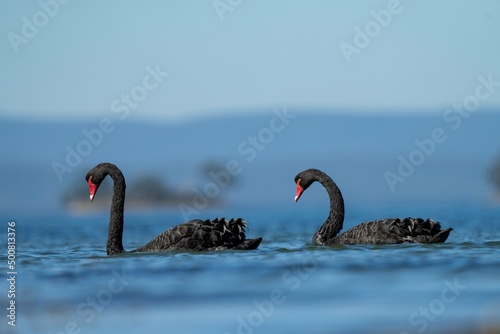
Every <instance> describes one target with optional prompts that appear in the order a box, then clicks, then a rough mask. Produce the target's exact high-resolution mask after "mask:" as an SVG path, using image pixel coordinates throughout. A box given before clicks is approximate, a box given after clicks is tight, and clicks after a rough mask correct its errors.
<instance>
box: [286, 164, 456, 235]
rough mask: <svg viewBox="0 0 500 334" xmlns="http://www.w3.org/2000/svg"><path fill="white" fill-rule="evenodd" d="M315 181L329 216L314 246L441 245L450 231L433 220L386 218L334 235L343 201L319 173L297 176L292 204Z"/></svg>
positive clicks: (339, 225)
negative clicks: (326, 198) (325, 198)
mask: <svg viewBox="0 0 500 334" xmlns="http://www.w3.org/2000/svg"><path fill="white" fill-rule="evenodd" d="M315 181H318V182H319V183H321V184H322V185H323V187H325V188H326V191H327V192H328V195H329V196H330V214H329V215H328V218H327V219H326V221H325V223H324V224H323V226H321V227H320V229H319V230H318V231H317V232H316V233H315V234H314V237H313V239H312V243H313V245H355V244H379V245H380V244H400V243H404V242H414V243H428V244H432V243H442V242H445V241H446V239H447V238H448V235H449V234H450V232H451V231H452V230H453V229H452V228H447V229H445V230H441V224H440V223H438V222H435V221H433V220H432V219H427V220H425V221H424V220H423V219H422V218H404V219H400V218H388V219H380V220H374V221H370V222H365V223H362V224H359V225H357V226H355V227H353V228H351V229H350V230H348V231H346V232H344V233H342V234H340V235H337V234H338V233H339V232H340V230H342V225H343V223H344V199H343V198H342V194H341V192H340V189H339V188H338V187H337V185H336V184H335V182H333V180H332V179H331V178H330V177H329V176H328V175H326V174H325V173H324V172H322V171H320V170H318V169H307V170H305V171H303V172H300V173H299V174H297V176H296V177H295V183H296V185H297V192H296V194H295V202H297V201H298V200H299V198H300V196H301V195H302V193H303V192H304V190H306V189H307V188H308V187H309V186H310V185H311V184H312V183H314V182H315Z"/></svg>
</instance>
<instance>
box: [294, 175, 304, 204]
mask: <svg viewBox="0 0 500 334" xmlns="http://www.w3.org/2000/svg"><path fill="white" fill-rule="evenodd" d="M303 192H304V188H302V187H301V186H300V179H298V180H297V192H296V193H295V202H297V201H298V200H299V198H300V196H301V195H302V193H303Z"/></svg>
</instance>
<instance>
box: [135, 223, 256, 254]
mask: <svg viewBox="0 0 500 334" xmlns="http://www.w3.org/2000/svg"><path fill="white" fill-rule="evenodd" d="M246 226H247V225H246V222H245V221H244V220H243V219H241V218H238V219H234V218H233V219H231V220H229V221H228V220H227V219H225V218H216V219H214V220H209V219H207V220H201V219H194V220H190V221H187V222H185V223H182V224H179V225H177V226H174V227H172V228H171V229H169V230H167V231H165V232H163V233H161V234H159V235H157V236H156V237H155V238H153V240H151V241H150V242H149V243H148V244H146V245H144V246H143V247H140V248H138V249H136V250H135V251H138V252H152V251H166V250H191V251H203V250H221V249H255V248H257V246H258V245H259V243H260V240H261V239H260V238H258V239H252V240H251V241H252V242H247V240H246V239H245V228H246Z"/></svg>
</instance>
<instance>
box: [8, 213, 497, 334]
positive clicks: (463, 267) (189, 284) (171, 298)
mask: <svg viewBox="0 0 500 334" xmlns="http://www.w3.org/2000/svg"><path fill="white" fill-rule="evenodd" d="M348 209H349V208H348ZM222 213H224V216H241V217H243V218H245V219H246V220H247V222H248V225H249V227H250V229H249V231H248V232H247V234H248V236H249V237H257V236H262V237H263V238H264V241H263V242H262V244H261V246H260V247H259V249H258V250H255V251H247V252H243V251H230V252H227V251H226V252H208V253H186V252H175V253H155V254H126V255H122V256H114V257H107V256H106V253H105V243H106V233H107V221H108V217H107V214H106V213H103V214H96V215H86V216H72V215H43V216H38V217H34V216H32V215H25V216H23V215H19V216H17V217H4V218H3V223H2V224H4V227H3V228H2V229H4V230H5V231H6V230H7V221H8V220H9V219H14V220H15V221H16V251H17V252H16V257H17V258H16V269H17V276H16V298H15V301H16V306H17V308H16V327H15V328H13V327H11V326H9V325H7V320H8V319H7V320H6V315H7V312H8V311H6V308H5V307H2V309H3V310H4V311H2V312H3V313H5V315H2V318H3V320H2V321H1V324H0V329H1V331H2V332H6V331H7V332H12V333H129V332H130V333H132V332H134V333H147V332H150V333H221V334H224V333H245V334H250V333H365V332H366V333H439V332H443V331H444V330H446V331H450V330H453V331H454V332H457V333H482V332H484V333H486V332H488V331H489V332H490V333H492V332H493V333H498V332H500V208H499V207H495V206H472V207H471V206H468V205H463V204H461V205H449V206H443V207H427V206H426V207H421V208H420V207H418V208H415V207H414V206H411V205H407V206H403V207H401V206H400V207H395V208H391V209H389V208H385V209H384V208H380V207H371V208H350V211H349V212H348V214H347V216H346V222H345V229H344V230H346V229H347V228H349V227H351V226H353V225H355V224H356V223H360V222H362V221H365V220H370V219H375V218H384V217H391V216H401V217H404V216H410V215H413V216H415V215H418V214H419V215H420V216H422V217H423V218H427V217H432V218H435V219H437V220H439V221H441V222H442V225H443V227H453V228H454V231H453V232H452V233H451V235H450V237H449V239H448V241H447V243H445V244H439V245H419V244H403V245H389V246H370V245H359V246H339V247H312V246H310V239H311V237H312V235H313V233H314V231H315V230H316V229H317V228H318V227H319V225H320V224H321V222H323V221H324V218H325V217H326V213H327V212H326V209H325V208H318V209H317V210H312V209H311V208H304V207H303V208H301V210H294V211H293V212H291V211H289V210H286V211H285V210H283V209H282V210H281V211H280V209H269V208H249V209H248V208H247V209H239V210H236V209H232V210H214V211H213V212H204V214H202V215H200V216H201V217H202V218H207V217H216V216H223V214H222ZM125 220H126V222H125V231H124V246H125V248H126V249H133V248H135V247H138V246H140V245H142V244H145V243H146V242H147V241H149V240H150V239H151V238H152V237H154V236H155V235H156V234H158V233H160V232H162V231H163V230H165V229H167V228H168V227H171V226H173V225H175V224H177V223H179V222H180V221H182V218H180V215H179V214H178V212H174V211H172V212H167V213H127V214H126V219H125ZM2 235H4V237H3V240H1V242H0V244H1V245H2V247H3V249H4V250H5V251H4V252H2V262H3V263H6V262H7V256H6V254H7V252H6V250H7V237H6V234H5V233H2ZM2 268H6V266H2ZM3 271H4V276H5V275H6V271H7V269H3ZM1 288H2V293H1V294H2V296H3V297H2V300H3V301H4V302H3V305H7V302H8V300H7V298H6V294H7V291H8V288H9V287H8V285H7V284H6V283H5V280H3V282H2V285H1ZM6 300H7V301H6Z"/></svg>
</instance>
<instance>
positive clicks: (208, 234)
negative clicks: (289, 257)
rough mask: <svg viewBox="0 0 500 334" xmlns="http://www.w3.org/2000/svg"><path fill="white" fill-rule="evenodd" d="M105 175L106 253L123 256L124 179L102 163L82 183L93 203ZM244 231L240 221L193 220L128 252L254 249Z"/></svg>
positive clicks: (244, 226) (243, 225) (242, 221)
mask: <svg viewBox="0 0 500 334" xmlns="http://www.w3.org/2000/svg"><path fill="white" fill-rule="evenodd" d="M108 175H109V176H110V177H111V178H112V179H113V198H112V200H111V211H110V220H109V228H108V241H107V245H106V252H107V254H108V255H114V254H120V253H124V252H125V250H124V248H123V244H122V237H123V209H124V204H125V188H126V185H125V178H124V177H123V174H122V172H121V171H120V169H118V167H116V166H115V165H113V164H111V163H107V162H105V163H101V164H98V165H97V166H95V167H94V168H92V169H91V170H90V171H89V172H88V173H87V175H86V177H85V179H86V180H87V183H88V185H89V190H90V200H93V199H94V196H95V194H96V192H97V189H98V188H99V185H100V184H101V182H102V181H103V180H104V178H106V176H108ZM246 227H247V224H246V222H245V221H244V220H243V219H241V218H238V219H231V220H227V219H225V218H217V219H214V220H208V219H207V220H201V219H193V220H190V221H187V222H185V223H183V224H180V225H177V226H174V227H172V228H171V229H169V230H167V231H165V232H163V233H161V234H159V235H157V236H156V237H155V238H153V240H151V241H150V242H148V243H147V244H146V245H144V246H142V247H139V248H137V249H135V250H133V251H132V252H162V251H171V250H190V251H206V250H225V249H240V250H250V249H256V248H257V247H258V246H259V244H260V242H261V241H262V238H256V239H246V237H245V229H246Z"/></svg>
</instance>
